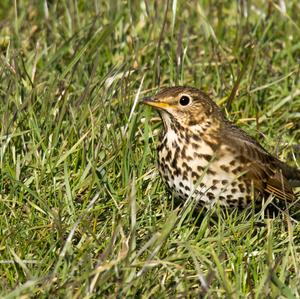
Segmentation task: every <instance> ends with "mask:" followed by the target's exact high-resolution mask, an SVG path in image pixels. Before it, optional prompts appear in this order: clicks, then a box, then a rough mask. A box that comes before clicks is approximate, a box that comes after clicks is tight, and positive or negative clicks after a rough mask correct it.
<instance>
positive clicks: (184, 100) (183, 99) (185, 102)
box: [179, 96, 191, 106]
mask: <svg viewBox="0 0 300 299" xmlns="http://www.w3.org/2000/svg"><path fill="white" fill-rule="evenodd" d="M190 102H191V99H190V98H189V97H188V96H182V97H181V98H180V100H179V104H180V105H181V106H187V105H188V104H189V103H190Z"/></svg>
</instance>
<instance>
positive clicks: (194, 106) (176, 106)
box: [143, 86, 222, 127]
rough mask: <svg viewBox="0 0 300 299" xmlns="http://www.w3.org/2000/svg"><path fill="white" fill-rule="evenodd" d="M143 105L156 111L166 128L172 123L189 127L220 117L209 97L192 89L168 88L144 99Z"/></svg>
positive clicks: (216, 107) (217, 109) (217, 108)
mask: <svg viewBox="0 0 300 299" xmlns="http://www.w3.org/2000/svg"><path fill="white" fill-rule="evenodd" d="M143 103H144V104H147V105H150V106H152V107H154V108H156V109H158V110H159V112H160V115H161V117H162V119H163V122H164V125H165V126H167V127H168V125H169V124H170V123H174V122H177V123H179V124H180V125H181V126H183V127H191V126H194V125H201V123H203V122H206V121H207V120H208V119H210V120H211V119H215V118H217V119H218V118H220V117H222V113H221V111H220V109H219V107H218V106H217V105H216V104H215V103H214V102H213V101H212V100H211V99H210V97H209V96H208V95H207V94H206V93H204V92H202V91H201V90H199V89H197V88H193V87H185V86H176V87H168V88H165V89H163V90H162V91H160V92H159V93H157V94H156V95H155V96H154V97H148V98H145V99H144V100H143Z"/></svg>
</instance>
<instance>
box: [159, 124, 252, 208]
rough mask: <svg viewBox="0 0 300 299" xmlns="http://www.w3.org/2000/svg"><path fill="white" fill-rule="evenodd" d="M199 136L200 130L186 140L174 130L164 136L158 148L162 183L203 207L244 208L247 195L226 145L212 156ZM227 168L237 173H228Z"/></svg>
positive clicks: (180, 195)
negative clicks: (215, 204)
mask: <svg viewBox="0 0 300 299" xmlns="http://www.w3.org/2000/svg"><path fill="white" fill-rule="evenodd" d="M202 134H203V132H202V128H200V129H198V130H194V131H190V132H188V136H186V135H184V134H181V135H180V134H178V132H176V131H175V130H173V129H169V130H168V131H167V132H166V134H165V136H164V138H163V139H162V141H161V144H160V145H159V147H158V160H159V171H160V173H161V176H162V178H163V180H164V181H165V183H166V184H167V186H168V187H169V189H170V190H171V191H172V192H174V194H175V196H177V197H180V198H182V199H188V198H189V197H190V196H192V197H194V198H196V199H197V200H199V202H201V203H203V204H205V205H213V204H214V203H215V202H216V201H219V202H220V204H222V205H229V206H238V205H240V206H245V205H246V204H247V201H249V200H250V199H249V191H248V190H247V187H246V185H245V183H244V182H243V181H242V180H241V179H240V177H241V174H240V172H241V171H240V169H239V166H238V165H235V164H237V162H236V160H235V159H234V158H233V157H234V156H233V155H232V153H231V152H230V151H229V150H228V151H227V147H226V146H225V145H221V147H220V148H219V149H218V150H216V151H215V152H214V150H213V149H212V147H211V146H210V145H209V144H208V143H206V142H204V140H203V139H202V137H201V135H202ZM186 138H188V140H186ZM220 152H222V156H220V155H219V153H220ZM229 166H230V169H236V170H237V171H234V172H232V171H229Z"/></svg>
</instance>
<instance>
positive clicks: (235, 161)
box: [143, 86, 300, 208]
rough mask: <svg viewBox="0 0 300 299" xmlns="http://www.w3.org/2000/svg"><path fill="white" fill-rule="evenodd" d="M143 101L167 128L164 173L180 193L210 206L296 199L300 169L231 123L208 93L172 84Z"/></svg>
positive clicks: (161, 168)
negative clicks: (282, 159)
mask: <svg viewBox="0 0 300 299" xmlns="http://www.w3.org/2000/svg"><path fill="white" fill-rule="evenodd" d="M143 103H145V104H147V105H150V106H153V107H154V108H157V109H158V110H159V114H160V116H161V119H162V121H163V125H164V130H163V134H162V135H161V137H160V144H159V146H158V149H157V150H158V166H159V171H160V174H161V176H162V178H163V180H164V181H165V183H166V184H167V186H168V187H169V189H170V190H171V191H172V192H173V193H174V194H175V196H177V197H179V198H181V199H183V200H186V199H187V198H189V197H193V198H195V199H197V200H198V201H199V203H200V204H201V205H204V206H206V207H209V206H212V205H214V204H215V203H217V202H218V203H219V204H220V205H222V206H228V207H230V208H234V207H238V208H244V207H246V206H249V205H251V204H252V202H253V199H254V203H255V206H257V205H258V203H261V200H262V198H263V197H266V196H268V195H270V194H273V195H274V196H275V197H276V198H278V199H280V200H281V202H283V203H285V202H291V201H293V200H294V199H295V195H294V193H293V190H292V187H295V186H300V171H299V170H297V169H294V168H292V167H290V166H288V165H287V164H285V163H283V162H281V161H280V160H278V159H277V158H275V157H274V156H272V155H271V154H270V153H268V152H267V151H266V150H265V149H264V148H263V147H262V146H261V145H260V144H259V143H258V142H256V141H255V140H254V139H253V138H252V137H250V136H249V135H247V133H245V132H244V131H242V130H241V129H239V128H238V127H237V126H236V125H234V124H233V123H232V122H230V121H228V120H227V119H226V118H225V116H224V115H223V113H222V111H221V110H220V108H219V107H218V106H217V105H216V104H215V103H214V102H213V101H212V100H211V99H210V98H209V96H208V95H207V94H205V93H204V92H202V91H200V90H198V89H196V88H192V87H184V86H177V87H170V88H166V89H164V90H162V91H161V92H159V93H158V94H156V95H155V96H154V97H152V98H151V97H150V98H146V99H144V100H143Z"/></svg>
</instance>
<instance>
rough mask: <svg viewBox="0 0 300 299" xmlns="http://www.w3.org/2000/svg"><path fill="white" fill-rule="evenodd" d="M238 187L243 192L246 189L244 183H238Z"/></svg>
mask: <svg viewBox="0 0 300 299" xmlns="http://www.w3.org/2000/svg"><path fill="white" fill-rule="evenodd" d="M238 187H239V189H240V191H241V192H245V191H246V188H245V186H244V184H242V183H240V184H238Z"/></svg>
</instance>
